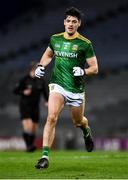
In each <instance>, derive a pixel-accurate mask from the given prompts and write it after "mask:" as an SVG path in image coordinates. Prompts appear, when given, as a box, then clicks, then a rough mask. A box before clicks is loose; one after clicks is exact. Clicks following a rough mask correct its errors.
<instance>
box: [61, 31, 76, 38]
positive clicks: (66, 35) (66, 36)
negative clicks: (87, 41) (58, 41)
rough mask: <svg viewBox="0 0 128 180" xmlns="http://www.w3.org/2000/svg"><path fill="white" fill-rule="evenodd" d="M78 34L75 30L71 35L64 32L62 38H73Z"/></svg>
mask: <svg viewBox="0 0 128 180" xmlns="http://www.w3.org/2000/svg"><path fill="white" fill-rule="evenodd" d="M78 35H79V33H78V32H75V34H73V35H72V36H68V34H67V32H64V38H65V39H75V38H77V37H78Z"/></svg>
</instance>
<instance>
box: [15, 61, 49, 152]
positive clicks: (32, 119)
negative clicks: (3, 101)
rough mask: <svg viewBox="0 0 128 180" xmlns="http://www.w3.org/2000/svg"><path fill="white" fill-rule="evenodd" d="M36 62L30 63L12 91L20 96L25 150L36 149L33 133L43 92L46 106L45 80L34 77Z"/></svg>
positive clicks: (36, 125) (34, 132)
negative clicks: (26, 71) (27, 69)
mask: <svg viewBox="0 0 128 180" xmlns="http://www.w3.org/2000/svg"><path fill="white" fill-rule="evenodd" d="M35 68H36V64H35V63H34V62H32V63H31V65H30V67H29V72H28V73H27V74H26V75H25V76H24V77H23V78H22V79H21V80H20V81H19V82H18V83H17V84H16V86H15V88H14V93H15V94H16V95H19V96H20V100H19V110H20V115H21V122H22V126H23V139H24V141H25V144H26V148H27V152H32V151H34V150H35V149H36V147H35V145H34V140H35V134H36V130H37V127H38V122H39V105H40V97H41V94H43V96H44V99H45V105H46V106H47V101H48V94H47V90H46V85H45V80H44V79H43V78H41V80H40V79H37V78H36V77H35V74H34V72H35Z"/></svg>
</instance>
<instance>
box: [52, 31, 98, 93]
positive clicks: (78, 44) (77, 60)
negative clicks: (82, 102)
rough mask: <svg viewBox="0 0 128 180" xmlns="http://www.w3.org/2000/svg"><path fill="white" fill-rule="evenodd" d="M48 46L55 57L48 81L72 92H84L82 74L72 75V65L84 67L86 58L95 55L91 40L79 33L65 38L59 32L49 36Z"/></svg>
mask: <svg viewBox="0 0 128 180" xmlns="http://www.w3.org/2000/svg"><path fill="white" fill-rule="evenodd" d="M49 47H50V48H51V49H52V50H53V53H54V59H55V64H54V68H53V72H52V76H51V80H50V83H55V84H58V85H60V86H62V87H63V88H64V89H65V90H67V91H70V92H73V93H81V92H84V91H85V82H84V76H79V77H78V76H77V77H76V76H74V74H73V67H81V68H82V69H84V67H85V63H86V59H87V58H91V57H93V56H95V54H94V50H93V47H92V44H91V42H90V41H89V40H88V39H86V38H85V37H83V36H82V35H80V34H79V33H77V35H76V36H75V37H74V38H73V39H67V38H65V37H64V33H60V34H55V35H53V36H52V37H51V40H50V43H49Z"/></svg>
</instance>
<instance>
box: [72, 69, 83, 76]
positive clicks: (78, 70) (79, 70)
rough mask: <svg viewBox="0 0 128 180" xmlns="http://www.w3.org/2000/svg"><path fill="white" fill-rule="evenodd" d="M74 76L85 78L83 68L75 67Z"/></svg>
mask: <svg viewBox="0 0 128 180" xmlns="http://www.w3.org/2000/svg"><path fill="white" fill-rule="evenodd" d="M73 74H74V76H83V75H84V70H83V69H82V68H81V67H73Z"/></svg>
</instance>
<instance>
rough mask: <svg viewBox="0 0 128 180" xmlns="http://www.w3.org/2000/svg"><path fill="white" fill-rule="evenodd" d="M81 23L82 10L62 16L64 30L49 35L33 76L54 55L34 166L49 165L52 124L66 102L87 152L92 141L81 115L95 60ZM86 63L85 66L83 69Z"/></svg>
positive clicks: (96, 65) (94, 70) (96, 66)
mask: <svg viewBox="0 0 128 180" xmlns="http://www.w3.org/2000/svg"><path fill="white" fill-rule="evenodd" d="M80 25H81V12H80V11H79V10H78V9H76V8H74V7H71V8H69V9H67V10H66V12H65V18H64V27H65V32H62V33H60V34H55V35H52V36H51V39H50V43H49V46H48V47H47V49H46V50H45V52H44V54H43V56H42V58H41V60H40V63H39V65H38V67H37V69H36V70H35V75H36V76H37V77H38V78H41V77H42V76H44V74H45V67H46V66H47V65H48V64H49V63H50V62H51V60H52V59H53V57H54V60H55V65H54V68H53V71H52V76H51V80H50V84H49V89H50V95H49V100H48V116H47V121H46V124H45V127H44V132H43V152H42V157H41V159H40V160H39V161H38V162H37V164H36V166H35V167H36V168H37V169H43V168H47V167H48V166H49V150H50V147H51V145H52V142H53V140H54V135H55V126H56V123H57V120H58V116H59V114H60V112H61V111H62V109H63V107H64V105H68V106H69V108H70V112H71V117H72V121H73V123H74V125H75V126H76V127H79V128H80V129H81V130H82V131H83V135H84V140H85V146H86V149H87V151H88V152H91V151H92V150H93V147H94V144H93V139H92V135H91V129H90V127H89V126H88V120H87V118H86V117H85V116H84V103H85V101H84V99H85V82H84V77H85V76H90V75H94V74H97V73H98V63H97V58H96V56H95V53H94V50H93V47H92V43H91V41H90V40H88V39H87V38H85V37H83V36H82V35H81V34H79V33H78V31H77V30H78V28H79V27H80ZM86 63H87V65H88V67H87V68H85V64H86Z"/></svg>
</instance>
